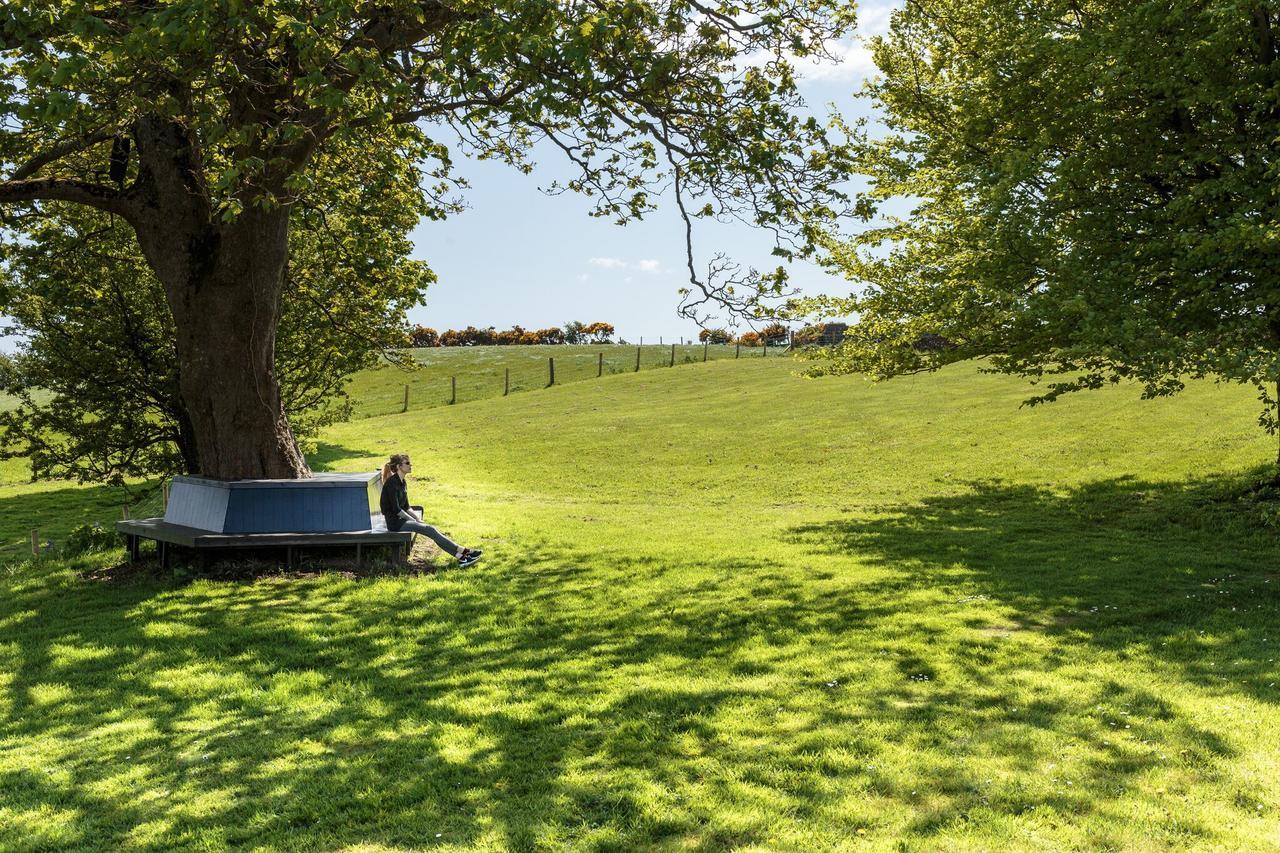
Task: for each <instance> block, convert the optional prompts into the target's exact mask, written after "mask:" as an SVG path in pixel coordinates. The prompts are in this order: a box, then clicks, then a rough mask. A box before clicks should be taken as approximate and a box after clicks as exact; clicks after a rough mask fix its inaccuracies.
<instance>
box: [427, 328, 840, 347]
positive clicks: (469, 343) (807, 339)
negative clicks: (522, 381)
mask: <svg viewBox="0 0 1280 853" xmlns="http://www.w3.org/2000/svg"><path fill="white" fill-rule="evenodd" d="M822 332H823V326H821V325H818V326H809V327H806V328H805V329H802V330H800V331H799V332H796V334H795V341H796V343H814V342H817V340H818V338H819V337H820V336H821V335H822ZM613 336H614V328H613V325H612V324H610V323H590V324H583V323H578V322H572V323H566V324H565V325H564V326H563V327H562V328H554V327H553V328H550V329H526V328H524V327H522V326H512V327H511V328H510V329H506V330H504V331H498V330H497V329H495V328H494V327H493V326H489V327H488V328H485V329H477V328H476V327H475V326H467V327H466V328H465V329H461V330H458V329H448V330H447V331H444V332H437V331H436V330H435V329H432V328H429V327H427V326H415V327H414V329H413V331H411V332H410V333H409V345H410V346H414V347H478V346H513V345H517V344H523V345H529V344H535V345H536V344H607V343H613ZM790 340H791V330H790V329H789V328H787V327H786V326H785V325H783V324H782V323H773V324H771V325H768V326H765V327H764V328H763V329H761V330H760V331H758V332H745V333H744V334H742V335H739V336H737V337H735V336H734V334H733V333H732V332H730V331H729V330H727V329H703V330H702V331H701V332H699V333H698V342H699V343H704V344H741V345H742V346H744V347H759V346H764V345H765V343H766V342H767V343H768V344H769V346H781V345H782V344H785V343H788V342H789V341H790ZM618 343H626V342H625V341H623V340H621V339H619V340H618Z"/></svg>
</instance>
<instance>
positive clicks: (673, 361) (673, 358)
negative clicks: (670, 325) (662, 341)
mask: <svg viewBox="0 0 1280 853" xmlns="http://www.w3.org/2000/svg"><path fill="white" fill-rule="evenodd" d="M675 366H676V345H675V344H672V345H671V363H670V364H668V365H667V367H675Z"/></svg>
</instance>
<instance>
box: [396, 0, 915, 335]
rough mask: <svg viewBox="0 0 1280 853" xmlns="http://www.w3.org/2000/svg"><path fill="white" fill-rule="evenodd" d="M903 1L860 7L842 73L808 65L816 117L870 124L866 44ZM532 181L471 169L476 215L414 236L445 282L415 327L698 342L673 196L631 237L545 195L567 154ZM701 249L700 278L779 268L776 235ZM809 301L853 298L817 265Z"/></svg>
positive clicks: (550, 158)
mask: <svg viewBox="0 0 1280 853" xmlns="http://www.w3.org/2000/svg"><path fill="white" fill-rule="evenodd" d="M898 5H900V0H872V1H871V2H863V3H859V6H858V17H859V26H858V31H859V36H858V37H856V38H850V39H847V40H845V41H843V42H842V43H840V44H839V45H836V46H835V52H837V53H838V54H839V55H841V56H842V58H843V61H842V62H841V63H839V64H837V65H832V64H825V65H822V66H809V65H803V66H800V70H801V75H802V78H801V79H802V86H801V91H802V94H803V95H804V97H805V100H806V101H807V102H808V104H809V105H810V107H811V108H813V109H814V110H815V111H817V112H820V113H821V112H824V111H825V105H826V104H828V103H833V104H834V105H835V107H836V109H837V110H839V112H840V113H841V114H843V115H844V116H846V117H854V116H858V115H864V114H866V109H867V108H866V105H865V104H864V103H862V102H861V101H858V100H856V99H855V98H854V97H853V93H854V92H855V91H856V90H857V89H858V88H859V87H860V86H861V84H862V81H863V79H864V78H865V77H866V76H867V75H868V74H871V73H873V72H874V67H873V65H872V63H871V60H870V56H869V55H868V53H867V50H866V48H865V46H864V45H863V44H862V42H861V39H862V38H864V37H866V36H868V35H874V34H877V33H882V32H884V31H885V29H886V28H887V24H888V17H889V13H890V11H891V10H892V8H894V7H896V6H898ZM535 160H536V162H537V163H538V168H536V169H535V170H534V172H533V174H532V175H523V174H521V173H519V172H516V171H515V170H513V169H511V168H509V167H506V166H502V165H500V164H496V163H489V162H473V161H460V162H459V163H457V170H458V173H459V174H460V175H462V176H464V177H466V178H467V180H468V181H469V182H470V183H471V188H470V189H469V190H468V191H467V194H466V201H467V204H468V205H469V207H468V209H467V210H466V211H464V212H463V213H461V214H459V215H456V216H454V217H452V218H450V219H448V220H445V221H444V222H424V223H422V224H421V225H420V226H419V227H418V228H417V229H416V230H415V231H414V234H413V239H414V243H415V245H416V250H415V252H414V255H415V257H418V258H421V259H422V260H425V261H427V262H428V263H429V264H430V265H431V267H432V269H434V270H435V272H436V273H437V275H438V276H439V278H440V281H439V282H438V283H437V284H435V285H433V286H432V287H431V288H430V289H429V290H428V292H427V294H426V305H425V306H421V307H419V308H417V309H415V310H414V311H412V312H411V313H410V320H411V321H412V322H415V323H421V324H422V325H424V326H431V327H434V328H436V329H439V330H444V329H446V328H462V327H464V326H466V325H468V324H471V325H476V326H490V325H492V326H497V327H498V328H507V327H510V326H512V325H514V324H519V325H521V326H524V327H525V328H545V327H548V326H563V325H564V324H565V323H566V322H568V321H570V320H580V321H582V322H584V323H591V322H594V321H596V320H603V321H605V322H609V323H612V324H613V325H614V326H615V327H616V328H617V329H618V333H619V334H620V335H621V336H622V337H625V338H626V339H628V340H630V341H635V340H637V339H638V338H640V337H641V336H643V337H644V339H645V341H646V342H648V341H649V340H653V341H654V342H656V341H657V340H658V337H659V336H662V337H664V338H665V339H666V340H668V341H669V340H673V339H674V338H676V337H679V336H684V337H694V336H696V335H697V333H698V327H697V326H695V325H694V324H693V323H692V322H690V321H687V320H682V319H680V318H679V317H677V315H676V306H677V305H678V304H679V295H678V293H677V290H678V289H679V288H680V286H681V285H682V283H683V282H685V281H686V273H685V267H684V263H685V260H684V233H683V225H682V223H681V222H680V220H679V217H678V216H677V215H676V213H675V211H674V207H673V205H672V200H671V197H670V194H668V195H667V196H666V197H663V198H661V199H659V202H658V204H659V208H660V209H659V210H658V211H656V212H654V213H652V214H650V215H648V216H646V217H645V219H644V221H642V222H638V223H633V224H630V225H627V226H625V227H619V226H617V225H613V224H611V223H610V222H609V221H608V220H606V219H594V218H591V217H589V216H588V215H587V212H588V211H589V210H590V203H589V202H590V200H589V199H586V198H583V197H581V196H578V195H575V194H571V193H568V194H564V195H558V196H549V195H546V194H544V193H542V192H540V190H539V188H540V187H545V186H548V185H550V184H551V182H552V181H553V180H554V179H555V178H557V177H561V178H563V177H564V176H565V175H566V174H567V171H566V170H565V167H564V166H563V165H562V163H561V162H560V161H559V160H557V157H556V152H554V151H549V150H548V151H546V152H541V156H538V157H535ZM696 229H697V230H695V232H694V238H695V245H694V250H695V252H696V254H697V256H698V261H699V266H698V267H697V268H698V269H699V272H701V271H702V269H704V268H705V264H706V261H707V260H708V259H709V258H710V257H711V256H712V255H713V254H715V253H716V252H725V253H726V254H728V255H729V256H731V257H732V258H733V259H734V260H735V261H737V262H739V263H741V264H742V265H743V266H744V267H746V266H756V267H757V268H761V269H772V268H773V267H774V266H776V265H777V263H778V261H777V259H776V258H773V257H771V256H770V254H769V249H770V247H771V244H770V242H769V239H768V235H766V234H764V233H763V232H760V231H756V230H754V229H751V228H747V227H745V226H737V227H729V226H717V225H715V224H714V223H706V222H698V223H697V224H696ZM791 277H792V282H793V284H795V285H797V286H799V287H800V288H801V289H802V290H803V291H805V292H808V293H823V292H839V293H844V292H847V291H848V289H849V288H848V285H847V284H846V283H844V282H843V281H842V280H840V279H838V278H835V277H832V276H830V275H828V274H827V273H826V272H825V271H823V270H821V269H819V268H818V267H816V266H814V265H812V264H809V263H803V262H802V263H797V264H795V265H793V266H792V268H791Z"/></svg>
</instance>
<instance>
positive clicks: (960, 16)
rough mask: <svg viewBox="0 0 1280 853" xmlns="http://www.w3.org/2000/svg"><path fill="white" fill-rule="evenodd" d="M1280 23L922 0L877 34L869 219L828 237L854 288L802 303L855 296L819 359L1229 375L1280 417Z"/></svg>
mask: <svg viewBox="0 0 1280 853" xmlns="http://www.w3.org/2000/svg"><path fill="white" fill-rule="evenodd" d="M1277 35H1280V9H1278V8H1277V5H1276V4H1275V3H1273V2H1262V0H1212V2H1201V0H1195V2H1190V0H1174V2H1163V0H1162V1H1161V2H1154V0H1137V2H1129V3H1114V2H1107V1H1106V0H1032V2H1026V0H911V2H909V3H907V4H906V6H905V7H903V8H902V9H901V10H900V11H898V12H896V13H895V14H894V16H893V19H892V23H891V26H890V30H889V32H888V34H887V35H886V36H884V37H881V38H877V39H875V40H874V42H873V50H874V56H875V61H876V64H877V66H878V67H879V69H880V72H881V73H880V76H879V77H878V78H876V79H874V80H873V81H871V82H870V83H869V84H868V85H867V86H866V88H865V95H866V96H867V97H869V98H870V99H871V101H872V102H873V103H874V104H875V105H876V106H877V107H878V108H879V110H880V115H881V122H882V126H881V127H880V128H879V129H876V128H873V127H872V126H864V127H862V128H861V129H860V138H859V142H858V151H857V155H856V159H857V162H858V167H857V170H858V171H859V172H861V173H863V174H864V175H865V176H866V177H867V178H868V180H869V182H870V186H871V190H870V192H869V194H868V195H867V196H866V197H865V198H863V199H861V200H860V203H859V213H860V215H861V217H862V220H863V222H864V223H865V225H866V227H865V228H864V229H863V230H862V231H861V233H859V234H857V235H856V236H855V237H853V238H851V239H836V238H832V239H830V240H829V241H828V248H829V250H830V254H829V258H828V260H829V262H830V263H831V264H832V266H833V267H834V268H836V269H838V270H839V271H841V272H843V273H844V274H845V275H846V276H848V278H849V279H850V280H851V281H853V282H854V283H855V285H856V289H855V292H854V293H853V295H852V296H850V297H849V298H837V299H818V300H809V301H807V302H803V303H800V304H798V305H797V307H798V308H799V309H801V310H808V311H812V312H814V313H818V314H826V315H827V316H833V315H845V314H851V315H856V317H857V320H856V322H855V323H854V324H853V326H852V327H851V328H850V329H849V331H848V334H847V335H846V337H845V343H844V344H843V345H842V346H841V347H839V348H836V349H833V350H828V351H827V352H826V353H825V360H823V361H819V362H817V363H816V364H815V366H814V368H815V372H818V373H822V372H847V371H864V372H866V373H868V374H870V375H873V376H876V377H881V378H884V377H890V376H894V375H898V374H902V373H908V372H913V371H918V370H926V369H933V368H937V367H940V366H942V365H944V364H947V363H949V362H953V361H958V360H962V359H970V358H975V357H985V358H987V359H989V361H988V364H989V365H990V367H991V368H993V369H995V370H998V371H1003V372H1006V373H1011V374H1017V375H1022V376H1028V377H1031V378H1033V379H1034V380H1037V381H1043V383H1044V384H1043V385H1042V386H1041V388H1040V390H1039V393H1038V394H1037V396H1036V397H1035V398H1034V400H1033V402H1034V401H1044V400H1052V399H1054V398H1056V397H1058V396H1059V395H1061V394H1064V393H1067V392H1070V391H1075V390H1080V389H1087V388H1097V387H1100V386H1102V385H1104V384H1106V383H1110V382H1118V381H1120V380H1125V379H1132V380H1136V381H1137V382H1139V383H1141V385H1142V387H1143V389H1144V391H1145V393H1146V394H1148V395H1164V394H1170V393H1174V392H1176V391H1177V390H1179V389H1180V388H1181V387H1182V383H1183V381H1184V380H1185V379H1186V378H1188V377H1203V376H1212V377H1217V378H1220V379H1225V380H1229V381H1238V382H1248V383H1253V384H1255V385H1256V386H1257V387H1258V389H1259V393H1260V395H1261V397H1262V398H1263V402H1264V414H1263V416H1262V420H1263V423H1264V424H1266V425H1267V426H1269V427H1272V428H1274V425H1275V419H1274V414H1273V413H1274V404H1275V391H1274V389H1275V383H1276V381H1277V379H1280V277H1278V273H1280V225H1278V218H1277V213H1278V212H1280V207H1278V202H1280V183H1278V182H1277V177H1280V176H1278V175H1277V164H1278V163H1280V156H1278V154H1277V148H1276V144H1275V143H1276V139H1277V138H1280V62H1278V61H1277V60H1278V56H1277V41H1276V39H1277ZM881 131H882V132H881ZM895 205H896V207H895ZM903 206H906V207H909V210H910V212H909V213H907V214H903V213H901V210H902V208H903ZM927 336H933V338H932V339H933V340H939V339H941V340H945V341H946V342H947V343H948V345H947V346H938V347H926V346H920V345H919V342H920V341H921V340H924V339H926V338H927ZM938 336H941V337H940V338H939V337H938Z"/></svg>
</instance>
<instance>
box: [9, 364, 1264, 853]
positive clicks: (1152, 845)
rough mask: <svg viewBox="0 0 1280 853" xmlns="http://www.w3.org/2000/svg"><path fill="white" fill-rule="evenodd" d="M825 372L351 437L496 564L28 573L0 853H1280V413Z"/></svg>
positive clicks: (604, 398) (546, 399)
mask: <svg viewBox="0 0 1280 853" xmlns="http://www.w3.org/2000/svg"><path fill="white" fill-rule="evenodd" d="M793 368H794V365H789V364H786V363H784V362H783V361H782V360H781V359H780V360H778V361H776V362H761V361H751V362H749V363H747V362H738V363H736V364H735V363H732V362H727V361H721V362H717V363H712V364H707V365H701V364H695V365H688V366H687V367H686V368H683V369H680V370H674V371H648V372H644V371H642V372H641V373H640V374H638V375H637V374H627V375H618V376H613V377H606V378H605V379H603V380H601V381H599V382H594V381H593V382H581V383H575V384H572V385H567V386H565V387H563V388H554V389H551V390H549V391H546V392H543V393H538V394H523V395H518V396H513V397H511V398H508V399H505V400H504V399H500V398H499V399H493V400H489V401H483V402H476V403H471V404H468V405H463V406H456V407H441V408H436V409H433V410H431V411H427V412H415V411H413V410H412V409H411V411H410V412H409V413H408V414H407V415H394V416H388V417H378V418H371V419H367V420H361V421H356V422H352V423H348V424H344V425H341V426H339V427H337V428H334V429H331V430H330V431H328V433H327V434H326V435H325V437H324V440H323V442H322V445H321V447H320V448H319V450H318V451H317V452H316V453H315V454H314V455H313V457H312V461H313V463H315V464H317V465H318V466H322V467H327V468H332V469H338V470H371V469H372V468H373V467H374V466H375V465H376V464H378V463H380V462H381V461H382V460H383V459H384V458H385V456H386V455H387V454H388V453H390V452H397V451H407V452H410V453H412V454H413V455H414V460H415V463H416V466H415V467H416V475H417V476H416V478H415V480H414V482H413V483H412V484H411V488H410V494H411V497H412V498H414V500H415V502H420V503H423V504H425V505H426V506H427V514H428V518H429V519H430V520H433V521H435V522H437V523H439V524H440V525H441V526H442V527H443V528H445V529H446V530H448V531H451V532H452V533H453V534H454V535H455V536H457V537H458V538H460V539H461V540H462V541H464V542H468V543H474V544H479V545H482V546H484V547H485V549H486V556H485V559H484V561H483V562H481V563H480V564H479V565H478V566H477V567H475V568H473V569H470V570H466V571H459V570H456V569H442V570H441V571H438V572H436V573H434V574H423V575H412V574H399V573H395V572H390V573H388V572H382V573H376V574H374V575H372V576H356V575H352V574H350V573H343V572H337V571H329V572H325V573H320V574H313V575H307V576H304V577H300V578H299V577H284V576H276V575H268V576H263V577H259V578H258V579H256V580H248V581H246V580H237V581H219V580H214V579H203V580H196V581H188V582H181V581H178V580H175V579H173V578H170V577H162V576H159V575H157V574H155V573H154V571H149V572H143V573H142V574H140V575H132V576H130V575H128V574H122V573H121V572H120V571H119V570H115V569H111V566H112V565H113V564H115V563H116V562H118V561H119V555H118V554H117V555H104V556H100V557H89V558H82V559H81V560H80V561H79V562H72V561H48V562H44V563H40V564H27V565H20V566H18V565H15V566H11V567H10V568H9V569H8V571H7V574H0V583H3V585H4V595H3V596H0V660H2V661H3V666H2V667H0V679H3V683H2V684H0V687H2V688H3V689H2V690H0V847H5V848H14V849H38V848H47V847H83V848H100V847H119V846H129V845H132V846H141V847H155V848H165V849H169V848H175V847H201V848H212V849H218V848H240V847H249V846H253V845H255V844H256V845H264V846H267V847H284V848H297V849H317V848H318V849H342V848H345V847H355V846H359V845H364V846H365V849H407V848H415V849H416V848H421V847H428V846H436V845H440V846H444V847H488V848H511V849H531V848H538V847H546V848H564V847H571V848H588V849H597V848H598V849H635V848H637V847H653V846H656V847H671V848H686V847H693V848H704V849H726V848H732V847H740V846H746V847H750V846H755V847H758V848H769V849H823V850H825V849H831V848H833V847H842V846H843V847H858V846H863V845H865V846H868V847H871V848H885V847H892V846H894V845H901V846H902V847H905V848H908V849H928V850H933V849H957V848H959V849H969V848H972V849H987V850H990V849H1118V850H1119V849H1123V850H1129V849H1152V850H1155V849H1169V848H1200V849H1266V848H1271V847H1275V846H1277V845H1280V830H1278V829H1277V827H1278V826H1280V820H1277V814H1278V810H1280V783H1278V782H1277V780H1280V745H1278V743H1277V741H1276V739H1275V737H1274V735H1273V734H1272V733H1273V732H1274V731H1276V730H1277V726H1278V725H1280V713H1278V711H1277V701H1280V691H1278V690H1277V688H1276V683H1277V682H1280V670H1278V669H1277V665H1276V661H1275V659H1276V657H1277V655H1276V650H1275V646H1276V644H1277V643H1280V628H1278V627H1277V626H1280V620H1278V619H1277V616H1280V610H1278V608H1277V605H1278V604H1280V596H1278V595H1277V591H1276V590H1277V587H1278V586H1280V572H1278V571H1277V569H1276V566H1277V557H1280V545H1277V543H1276V541H1275V540H1276V535H1275V533H1274V532H1273V531H1272V530H1270V529H1268V528H1264V527H1262V526H1260V525H1259V524H1258V523H1257V520H1256V519H1254V518H1251V517H1246V516H1245V515H1244V513H1243V511H1242V509H1241V506H1242V505H1241V504H1240V503H1238V502H1237V501H1234V500H1230V499H1228V498H1229V497H1230V496H1231V495H1233V494H1234V493H1236V492H1238V491H1239V487H1240V485H1241V484H1242V483H1244V482H1247V481H1248V480H1249V479H1250V478H1251V477H1253V476H1256V475H1257V471H1258V466H1259V465H1260V464H1261V463H1262V462H1264V461H1266V460H1267V459H1269V458H1270V457H1271V456H1272V454H1273V450H1272V445H1271V442H1270V440H1268V439H1267V438H1266V437H1265V436H1263V435H1262V434H1261V433H1260V431H1258V430H1257V428H1256V425H1255V420H1254V416H1255V411H1254V405H1255V401H1254V400H1253V399H1252V395H1251V394H1250V393H1249V392H1248V391H1243V390H1240V389H1235V388H1229V387H1218V386H1212V385H1208V384H1197V385H1194V386H1193V387H1192V388H1191V389H1190V390H1189V392H1188V393H1187V394H1186V395H1185V396H1183V397H1181V398H1178V399H1174V400H1162V401H1155V402H1142V401H1139V400H1138V399H1137V394H1136V392H1135V391H1133V390H1132V389H1124V388H1117V389H1109V390H1107V391H1105V392H1100V393H1097V394H1094V395H1091V396H1081V397H1078V398H1075V399H1070V400H1066V401H1063V402H1061V403H1058V404H1055V405H1054V406H1049V407H1042V408H1036V409H1020V408H1018V406H1017V403H1018V401H1019V400H1020V399H1022V397H1023V396H1024V395H1025V393H1026V389H1025V387H1024V386H1022V385H1021V384H1020V383H1018V382H1015V381H1011V380H1008V379H1002V378H998V377H990V376H983V375H979V374H977V373H976V372H975V370H974V369H973V368H972V367H971V366H961V367H958V368H953V369H949V370H947V371H945V372H943V373H942V374H940V375H937V376H927V377H917V378H913V379H906V380H902V381H897V382H894V383H890V384H887V385H883V386H871V385H868V384H866V383H863V382H862V381H861V380H858V379H842V380H821V381H806V380H803V379H800V378H798V377H796V376H794V375H793V374H792V372H791V371H792V370H793ZM6 488H17V487H12V486H11V487H6ZM15 495H16V496H15ZM73 498H74V495H73V494H72V493H67V494H64V495H61V496H60V498H59V500H62V501H66V502H67V503H71V502H73ZM20 499H21V494H20V493H11V494H10V495H9V496H6V497H3V498H0V500H4V502H5V504H6V505H7V506H12V505H13V504H11V503H10V501H11V500H20ZM441 565H442V566H443V563H441Z"/></svg>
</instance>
